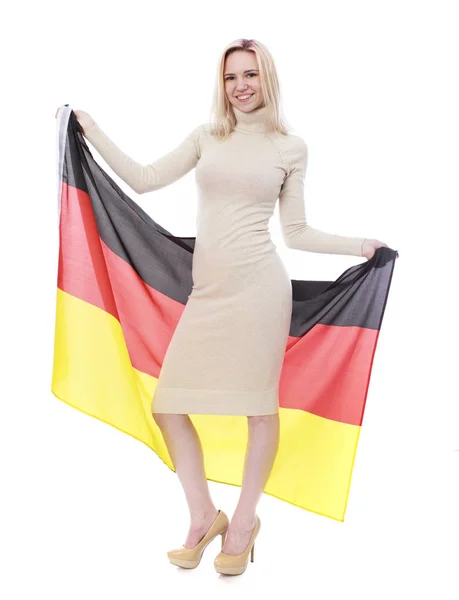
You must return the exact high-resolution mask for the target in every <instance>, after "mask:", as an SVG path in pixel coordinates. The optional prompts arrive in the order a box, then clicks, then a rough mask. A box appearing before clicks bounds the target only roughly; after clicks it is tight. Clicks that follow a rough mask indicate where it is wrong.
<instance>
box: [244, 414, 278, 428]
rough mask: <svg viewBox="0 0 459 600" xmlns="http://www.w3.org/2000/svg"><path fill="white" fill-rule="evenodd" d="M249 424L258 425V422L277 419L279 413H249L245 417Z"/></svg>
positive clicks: (268, 421)
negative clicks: (249, 414)
mask: <svg viewBox="0 0 459 600" xmlns="http://www.w3.org/2000/svg"><path fill="white" fill-rule="evenodd" d="M247 419H248V421H249V425H250V426H252V425H255V426H256V425H259V424H260V423H272V422H273V421H274V422H275V421H277V420H278V419H279V413H275V414H273V415H251V416H249V417H247Z"/></svg>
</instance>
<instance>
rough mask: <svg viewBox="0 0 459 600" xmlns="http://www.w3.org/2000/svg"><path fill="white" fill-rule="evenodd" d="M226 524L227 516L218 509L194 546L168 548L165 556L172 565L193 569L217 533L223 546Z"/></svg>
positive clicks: (227, 522)
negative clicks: (208, 526) (213, 518)
mask: <svg viewBox="0 0 459 600" xmlns="http://www.w3.org/2000/svg"><path fill="white" fill-rule="evenodd" d="M228 525H229V519H228V517H227V516H226V514H225V513H224V512H223V511H222V510H219V511H218V515H217V516H216V518H215V521H214V522H213V523H212V525H211V526H210V528H209V529H208V531H207V533H206V534H205V535H204V537H202V538H201V540H200V541H199V543H198V544H197V545H196V546H194V547H193V548H186V547H185V546H180V548H175V549H174V550H169V552H168V553H167V556H168V558H169V560H170V562H171V563H172V564H173V565H177V567H182V568H184V569H194V568H195V567H197V566H198V565H199V563H200V562H201V558H202V554H203V552H204V550H205V548H206V547H207V546H208V545H209V544H210V542H212V540H214V539H215V538H216V537H217V535H221V536H222V548H223V544H224V543H225V537H226V531H227V529H228Z"/></svg>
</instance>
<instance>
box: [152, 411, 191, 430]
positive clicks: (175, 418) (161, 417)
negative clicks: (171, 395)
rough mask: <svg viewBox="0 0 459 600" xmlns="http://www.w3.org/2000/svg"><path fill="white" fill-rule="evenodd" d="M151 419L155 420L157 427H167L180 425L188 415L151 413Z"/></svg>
mask: <svg viewBox="0 0 459 600" xmlns="http://www.w3.org/2000/svg"><path fill="white" fill-rule="evenodd" d="M152 415H153V419H154V420H155V422H156V424H157V425H158V427H161V428H163V427H169V426H171V425H180V424H182V423H183V422H184V421H185V420H186V419H188V415H182V414H175V413H155V412H153V413H152Z"/></svg>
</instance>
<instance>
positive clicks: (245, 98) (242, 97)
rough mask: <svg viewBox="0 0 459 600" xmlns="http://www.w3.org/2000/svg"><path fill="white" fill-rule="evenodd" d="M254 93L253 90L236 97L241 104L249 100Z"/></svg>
mask: <svg viewBox="0 0 459 600" xmlns="http://www.w3.org/2000/svg"><path fill="white" fill-rule="evenodd" d="M254 93H255V92H253V93H252V94H241V95H240V96H236V99H237V101H238V102H240V103H241V104H245V103H246V102H250V99H251V98H252V96H253V95H254Z"/></svg>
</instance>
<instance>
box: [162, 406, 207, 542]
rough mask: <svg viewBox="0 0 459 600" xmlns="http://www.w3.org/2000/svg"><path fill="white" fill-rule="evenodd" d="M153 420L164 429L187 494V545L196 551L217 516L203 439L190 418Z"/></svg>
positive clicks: (165, 415) (164, 416) (168, 447)
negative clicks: (207, 477)
mask: <svg viewBox="0 0 459 600" xmlns="http://www.w3.org/2000/svg"><path fill="white" fill-rule="evenodd" d="M153 418H154V419H155V421H156V423H157V424H158V426H159V428H160V429H161V433H162V435H163V438H164V442H165V444H166V446H167V449H168V451H169V454H170V457H171V459H172V462H173V464H174V467H175V471H176V473H177V476H178V478H179V480H180V483H181V484H182V487H183V490H184V492H185V496H186V500H187V502H188V508H189V511H190V529H189V531H188V536H187V538H186V541H185V543H184V546H185V547H187V548H193V547H194V546H196V544H197V543H198V542H199V541H200V540H201V539H202V537H203V536H204V535H205V534H206V532H207V531H208V529H209V527H210V526H211V525H212V523H213V521H214V520H215V518H216V516H217V514H218V510H217V508H215V505H214V503H213V501H212V498H211V496H210V492H209V486H208V482H207V479H206V475H205V471H204V456H203V452H202V445H201V440H200V439H199V436H198V432H197V431H196V428H195V426H194V425H193V423H192V421H191V419H190V417H189V416H188V415H180V414H164V413H153Z"/></svg>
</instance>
